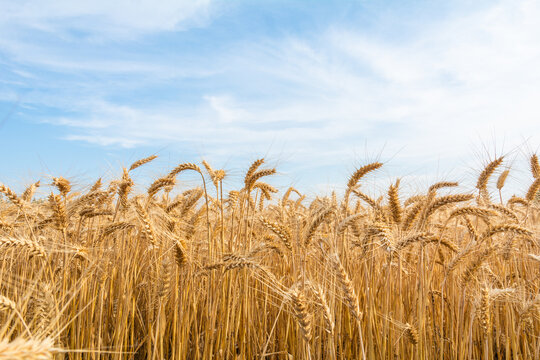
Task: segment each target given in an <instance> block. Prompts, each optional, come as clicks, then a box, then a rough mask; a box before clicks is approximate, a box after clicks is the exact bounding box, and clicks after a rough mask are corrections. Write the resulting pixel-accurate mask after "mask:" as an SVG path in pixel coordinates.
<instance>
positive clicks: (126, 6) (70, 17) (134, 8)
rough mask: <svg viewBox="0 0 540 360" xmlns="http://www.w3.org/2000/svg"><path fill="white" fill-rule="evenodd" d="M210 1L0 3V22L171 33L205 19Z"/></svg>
mask: <svg viewBox="0 0 540 360" xmlns="http://www.w3.org/2000/svg"><path fill="white" fill-rule="evenodd" d="M209 4H210V0H162V1H157V2H156V1H151V0H136V1H135V0H116V1H107V0H94V1H69V0H55V1H38V0H21V1H10V0H3V1H1V2H0V9H1V10H2V12H1V13H2V15H0V22H2V23H8V24H10V25H19V26H27V27H32V28H36V29H40V30H49V31H50V30H55V31H58V30H65V28H68V29H79V30H83V31H89V32H91V33H101V32H106V33H108V34H109V35H110V34H123V35H126V36H129V33H130V32H149V31H150V32H152V31H164V30H175V29H177V28H178V27H181V26H182V25H183V23H185V22H188V21H189V22H191V23H197V22H199V21H203V20H204V18H205V16H207V15H208V10H209Z"/></svg>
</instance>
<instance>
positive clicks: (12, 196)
mask: <svg viewBox="0 0 540 360" xmlns="http://www.w3.org/2000/svg"><path fill="white" fill-rule="evenodd" d="M0 193H2V194H4V195H6V197H7V198H8V199H9V201H11V202H12V203H13V205H16V206H18V207H20V208H22V206H23V202H22V201H21V199H19V197H18V196H17V194H15V192H14V191H13V190H11V189H10V188H8V187H7V186H5V185H2V184H0Z"/></svg>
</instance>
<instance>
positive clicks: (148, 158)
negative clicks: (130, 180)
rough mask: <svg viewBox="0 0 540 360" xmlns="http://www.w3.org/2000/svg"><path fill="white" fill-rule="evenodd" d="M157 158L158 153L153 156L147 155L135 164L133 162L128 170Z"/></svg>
mask: <svg viewBox="0 0 540 360" xmlns="http://www.w3.org/2000/svg"><path fill="white" fill-rule="evenodd" d="M156 158H157V155H152V156H149V157H145V158H144V159H140V160H137V161H135V162H134V163H133V164H131V166H130V167H129V170H128V171H132V170H135V169H136V168H138V167H139V166H142V165H144V164H148V163H149V162H150V161H152V160H154V159H156Z"/></svg>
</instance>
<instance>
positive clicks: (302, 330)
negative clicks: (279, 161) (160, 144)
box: [0, 155, 540, 360]
mask: <svg viewBox="0 0 540 360" xmlns="http://www.w3.org/2000/svg"><path fill="white" fill-rule="evenodd" d="M154 158H155V156H151V157H149V158H145V159H141V160H139V161H137V162H135V163H133V164H132V165H131V166H130V167H126V168H124V169H123V172H122V174H123V175H122V176H121V178H118V179H115V180H112V181H110V182H108V183H102V181H101V179H100V180H98V181H97V182H95V183H94V184H93V185H89V186H88V188H87V190H86V191H84V192H83V193H77V192H75V191H72V188H71V187H72V184H71V183H70V181H69V180H67V179H65V178H63V177H55V178H53V179H52V184H51V183H50V182H49V183H47V184H40V183H39V182H37V183H34V184H32V185H31V186H29V187H28V188H27V189H26V190H25V191H24V193H22V194H17V193H15V192H14V191H12V190H11V189H10V188H9V187H8V186H6V185H0V192H1V193H2V194H3V200H2V201H1V202H0V211H1V212H0V214H1V215H0V231H1V235H0V259H1V260H0V360H5V359H58V358H66V359H154V360H161V359H539V358H540V338H539V336H540V312H539V309H540V248H539V247H540V240H539V238H540V203H539V202H538V193H539V189H540V166H539V164H538V158H537V156H536V155H533V156H532V157H531V158H530V169H528V171H527V172H524V171H523V172H521V173H520V174H522V175H523V174H525V178H524V179H523V180H522V181H523V183H527V184H528V186H527V187H526V188H524V189H522V191H521V193H519V194H516V195H515V196H512V197H510V196H509V195H510V194H506V193H504V191H505V189H504V185H505V180H506V178H507V176H508V175H509V170H508V169H506V170H503V169H505V167H504V166H505V159H504V158H503V157H500V158H497V159H495V160H493V161H491V162H490V163H489V164H487V166H486V167H485V168H484V169H479V171H478V179H477V182H476V187H475V188H473V189H463V187H461V186H459V184H458V183H455V182H439V183H435V184H433V185H432V186H430V187H429V188H428V189H424V190H423V191H421V192H419V193H417V194H414V195H412V196H405V195H404V192H403V191H402V190H400V181H399V180H397V181H395V182H394V183H393V184H392V185H391V186H390V187H389V188H388V189H387V191H385V192H384V193H383V194H380V195H381V196H380V197H379V198H373V197H371V196H370V195H368V194H369V193H370V190H369V189H367V188H366V186H365V185H364V186H361V185H362V183H363V181H365V180H366V178H370V179H372V178H376V177H377V176H378V172H379V169H380V168H381V167H382V166H383V164H381V163H379V162H375V163H371V164H366V165H365V166H362V167H360V168H358V169H357V170H356V171H354V172H353V173H352V174H351V176H350V178H349V179H348V182H347V180H345V181H344V183H346V188H345V189H346V190H345V191H344V193H343V194H342V195H339V196H338V195H336V193H333V194H332V195H331V196H326V197H323V196H319V197H315V198H314V199H310V200H308V199H306V196H305V195H304V194H302V193H301V192H299V191H298V190H296V189H294V188H289V189H288V190H286V191H284V192H282V193H281V194H280V193H279V192H278V191H277V189H275V188H274V187H273V186H272V185H270V184H271V183H272V178H273V177H274V176H276V169H274V168H268V167H266V164H265V163H264V160H263V159H260V160H257V161H255V162H254V163H253V164H252V165H251V166H250V167H249V169H248V170H247V171H246V173H245V177H244V181H243V184H242V186H241V189H238V190H229V189H223V186H222V185H223V180H224V179H225V178H226V176H227V173H226V172H225V171H224V170H216V169H212V167H211V166H210V165H209V164H208V163H207V162H205V161H203V162H202V163H201V165H197V164H193V163H183V164H180V165H178V166H177V167H176V168H174V169H172V170H171V171H170V172H168V173H167V174H166V175H165V176H163V177H160V178H158V179H157V180H155V181H154V182H153V183H152V184H151V185H150V186H149V187H148V188H147V190H146V191H145V192H140V191H139V192H136V191H134V185H135V184H134V180H133V179H136V177H137V176H136V173H137V171H138V169H139V167H140V166H152V164H151V161H152V160H154ZM186 173H191V174H192V175H196V176H197V177H198V183H199V185H198V186H195V187H193V188H189V189H186V188H185V186H183V185H182V177H183V176H184V175H185V174H186ZM40 186H41V187H40ZM38 188H40V193H43V194H45V195H44V196H36V197H34V193H35V192H36V190H37V189H38ZM47 193H48V194H50V195H48V196H46V194H47ZM503 193H504V195H505V197H504V198H505V199H506V198H508V200H505V201H503V196H502V194H503Z"/></svg>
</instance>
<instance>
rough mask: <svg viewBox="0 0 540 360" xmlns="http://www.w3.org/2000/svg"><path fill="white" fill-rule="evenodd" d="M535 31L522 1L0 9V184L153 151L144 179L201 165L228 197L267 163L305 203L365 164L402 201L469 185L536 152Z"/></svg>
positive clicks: (118, 162)
mask: <svg viewBox="0 0 540 360" xmlns="http://www.w3.org/2000/svg"><path fill="white" fill-rule="evenodd" d="M539 18H540V2H539V1H529V0H527V1H522V0H514V1H476V2H469V1H440V2H433V1H356V2H355V1H215V0H201V1H196V0H195V1H184V0H163V1H160V2H154V1H150V0H139V1H136V2H135V1H128V0H118V1H105V0H94V1H92V2H90V1H86V2H83V1H78V2H73V1H68V0H58V1H38V0H21V1H11V0H0V32H1V33H2V36H1V37H0V141H1V142H2V146H3V151H4V156H3V161H2V173H1V175H0V181H2V182H6V183H8V184H10V185H13V186H14V187H17V185H14V184H22V185H24V184H27V183H30V182H31V181H34V180H36V179H40V178H41V179H43V180H44V181H45V182H46V181H47V180H46V179H48V178H50V176H56V175H63V176H65V177H68V178H70V179H72V180H73V181H74V182H75V183H80V184H83V183H87V182H90V181H92V180H93V179H94V178H97V177H99V176H105V177H109V178H110V177H114V176H116V175H118V173H119V171H120V170H121V167H122V166H125V165H129V163H131V162H132V161H134V160H136V159H138V158H140V157H144V156H147V155H150V154H158V155H159V156H160V158H159V160H158V161H157V162H156V164H155V165H154V166H153V167H149V168H148V169H146V170H144V171H143V170H141V171H142V172H141V177H143V178H144V177H151V176H158V175H160V174H162V173H165V172H166V169H164V167H172V166H175V165H176V164H177V163H180V162H185V161H199V160H201V159H203V158H204V159H206V160H208V161H209V162H210V163H212V164H214V165H215V167H217V168H219V167H224V168H225V169H226V170H229V173H230V175H231V176H230V180H229V181H230V183H231V184H234V183H235V182H236V181H237V180H238V179H239V178H240V176H241V174H242V173H243V171H244V169H245V168H246V167H248V166H249V163H250V161H252V160H254V159H256V158H258V157H260V156H266V157H267V158H268V159H269V161H270V163H271V164H272V165H277V166H278V169H279V170H280V171H281V174H280V180H279V181H278V183H279V184H280V185H282V186H287V185H295V186H298V187H301V188H303V189H305V190H306V191H308V192H312V193H315V192H317V191H320V190H323V191H324V190H327V189H330V188H332V187H334V186H337V187H338V188H339V187H342V186H343V185H344V184H345V183H346V178H347V176H348V174H349V173H350V172H351V171H352V170H353V169H354V167H355V166H359V165H362V164H364V163H366V162H370V161H374V160H382V161H384V162H385V163H386V166H385V170H384V171H382V174H381V175H380V177H379V178H384V179H392V178H394V179H395V177H396V176H400V177H404V178H405V179H408V180H409V183H410V184H411V185H410V186H412V187H414V186H425V185H427V184H428V183H429V182H431V181H435V180H440V179H441V178H451V179H452V180H453V179H457V180H463V181H465V182H466V181H468V180H469V181H470V179H472V178H474V176H475V172H474V170H473V169H474V168H479V167H481V166H482V164H483V163H485V162H486V161H488V160H489V159H490V157H491V158H493V157H494V156H496V155H501V154H508V158H509V159H510V160H511V163H510V164H511V165H514V164H515V163H519V162H520V161H523V159H525V158H526V157H527V155H530V153H531V152H533V151H536V148H537V146H538V144H540V138H539V134H540V131H539V130H540V121H539V118H540V101H539V99H540V67H539V66H538V64H540V22H539V21H538V20H537V19H539ZM524 175H525V177H526V174H524ZM449 180H450V179H449ZM516 181H518V185H519V181H524V184H526V183H527V180H516ZM377 184H379V183H376V184H375V185H377ZM22 185H21V186H22ZM377 186H379V185H377ZM380 187H381V188H382V187H383V185H382V183H381V185H380Z"/></svg>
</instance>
